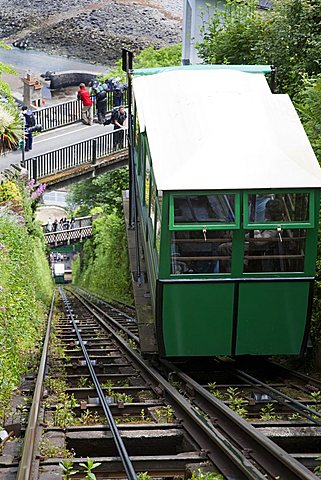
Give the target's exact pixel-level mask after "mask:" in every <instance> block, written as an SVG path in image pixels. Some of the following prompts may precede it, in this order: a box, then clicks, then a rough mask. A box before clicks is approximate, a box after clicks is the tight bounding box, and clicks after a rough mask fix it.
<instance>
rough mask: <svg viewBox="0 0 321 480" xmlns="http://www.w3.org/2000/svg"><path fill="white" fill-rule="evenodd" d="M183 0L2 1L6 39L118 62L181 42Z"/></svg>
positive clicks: (0, 19) (0, 30)
mask: <svg viewBox="0 0 321 480" xmlns="http://www.w3.org/2000/svg"><path fill="white" fill-rule="evenodd" d="M182 5H183V0H135V1H134V0H117V1H115V0H96V1H94V0H77V2H75V1H74V0H64V1H63V2H59V1H58V0H10V2H8V0H0V38H2V39H3V40H4V41H5V42H6V43H8V44H12V43H13V42H15V41H17V40H19V41H21V40H24V41H27V43H28V45H29V46H30V47H31V48H34V49H37V50H42V51H45V52H46V53H51V54H56V55H67V56H70V57H74V58H80V59H82V60H85V61H88V62H93V63H101V64H104V65H110V66H111V65H113V64H114V63H115V61H116V60H118V59H119V58H120V56H121V49H122V47H125V48H129V49H131V50H133V51H134V52H139V51H140V50H142V49H143V48H146V47H149V46H155V47H156V48H159V47H164V46H167V45H172V44H175V43H178V42H180V41H181V26H182V13H183V12H182V9H183V6H182Z"/></svg>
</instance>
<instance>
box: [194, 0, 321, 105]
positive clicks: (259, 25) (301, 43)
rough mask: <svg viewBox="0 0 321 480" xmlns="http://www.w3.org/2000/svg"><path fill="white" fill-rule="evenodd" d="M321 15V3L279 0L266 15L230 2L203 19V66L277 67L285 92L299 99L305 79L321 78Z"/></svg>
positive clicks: (250, 5) (318, 0)
mask: <svg viewBox="0 0 321 480" xmlns="http://www.w3.org/2000/svg"><path fill="white" fill-rule="evenodd" d="M320 11H321V0H274V2H273V10H272V11H270V12H265V13H260V12H259V11H257V10H256V6H255V3H254V2H251V3H248V4H247V3H242V2H238V1H237V0H227V3H226V8H225V10H221V9H219V8H217V9H215V10H214V14H213V16H212V17H211V18H209V19H208V20H204V22H203V27H202V31H203V34H204V40H203V42H201V43H200V44H199V45H198V52H199V55H200V57H201V58H202V59H203V62H204V63H235V64H242V63H249V64H255V63H256V64H269V65H275V66H276V67H277V69H278V79H279V87H280V91H283V92H287V93H289V94H290V95H291V96H294V95H295V94H296V93H297V92H298V91H299V90H300V88H301V86H302V82H303V78H304V75H308V76H311V75H316V74H319V73H321V62H320V58H321V19H320Z"/></svg>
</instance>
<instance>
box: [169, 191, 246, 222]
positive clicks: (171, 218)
mask: <svg viewBox="0 0 321 480" xmlns="http://www.w3.org/2000/svg"><path fill="white" fill-rule="evenodd" d="M224 194H225V195H227V194H232V195H235V212H234V214H235V221H234V222H231V223H224V222H221V223H214V222H213V223H210V222H193V223H184V224H175V221H174V197H179V196H181V197H184V196H186V195H224ZM204 226H205V227H206V229H207V230H226V229H229V230H233V229H237V228H240V194H239V193H238V192H226V191H220V192H218V191H213V190H207V191H204V190H203V191H201V190H198V191H193V192H191V191H189V192H182V191H179V192H171V195H170V211H169V229H170V230H202V228H203V227H204Z"/></svg>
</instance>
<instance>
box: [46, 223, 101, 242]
mask: <svg viewBox="0 0 321 480" xmlns="http://www.w3.org/2000/svg"><path fill="white" fill-rule="evenodd" d="M91 236H92V225H90V226H87V227H80V228H75V229H72V230H58V231H57V232H50V233H46V234H45V242H46V244H47V245H51V246H57V245H69V244H70V243H75V242H78V241H79V242H82V240H84V239H86V238H89V237H91Z"/></svg>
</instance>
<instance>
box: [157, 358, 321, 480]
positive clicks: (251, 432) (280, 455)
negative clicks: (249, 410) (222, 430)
mask: <svg viewBox="0 0 321 480" xmlns="http://www.w3.org/2000/svg"><path fill="white" fill-rule="evenodd" d="M162 364H163V365H165V366H166V367H167V368H168V369H169V370H170V371H171V372H173V373H175V376H177V378H178V379H179V380H182V381H183V382H185V383H186V384H187V385H189V386H190V387H191V388H192V389H193V390H195V392H197V393H199V394H200V396H201V397H202V398H203V399H204V400H205V401H206V402H207V403H208V404H210V405H211V406H213V407H214V408H215V409H216V411H217V413H216V414H215V418H220V417H221V416H222V418H226V419H227V421H228V422H231V423H233V424H235V426H236V427H237V428H238V429H240V431H242V432H244V433H245V434H246V436H247V437H248V438H249V439H250V440H253V441H254V442H255V443H257V445H258V447H259V448H260V449H263V450H265V451H266V453H267V454H268V455H270V456H271V459H272V462H273V463H272V465H275V466H277V465H280V467H278V468H281V469H283V468H285V469H287V473H286V471H283V474H284V476H283V474H282V473H281V474H279V476H273V477H272V478H280V479H283V478H284V480H285V479H288V478H297V479H300V480H303V479H305V480H312V479H315V478H316V476H315V475H314V474H313V473H312V472H310V471H309V470H308V469H307V468H306V467H304V466H303V465H302V464H301V463H299V462H298V461H296V460H295V459H294V458H292V457H291V456H290V455H289V454H288V453H287V452H286V451H285V450H283V449H282V448H281V447H280V446H279V445H277V444H276V443H274V442H273V441H272V440H271V439H270V438H268V437H266V436H265V435H263V434H262V433H261V432H258V431H257V430H256V429H255V428H254V427H253V426H252V425H251V424H249V423H248V422H247V421H246V420H244V419H243V418H242V417H240V416H239V415H237V414H236V413H235V412H234V411H232V410H231V409H230V408H229V407H228V406H227V405H225V404H224V402H222V401H221V400H219V399H217V398H215V397H214V396H213V395H212V394H211V393H210V392H208V391H207V390H206V389H205V388H204V387H202V386H201V385H200V384H198V383H197V382H196V381H195V380H193V379H192V378H191V377H190V376H189V375H187V374H186V373H184V372H182V371H181V370H180V369H179V368H178V367H177V366H175V365H173V364H171V362H169V361H167V360H162ZM194 395H195V394H194ZM219 424H220V421H219ZM235 435H236V436H238V435H239V434H236V433H235ZM251 456H252V457H253V458H255V456H256V455H255V448H253V452H252V451H251ZM262 466H263V465H262ZM263 468H264V466H263Z"/></svg>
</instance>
